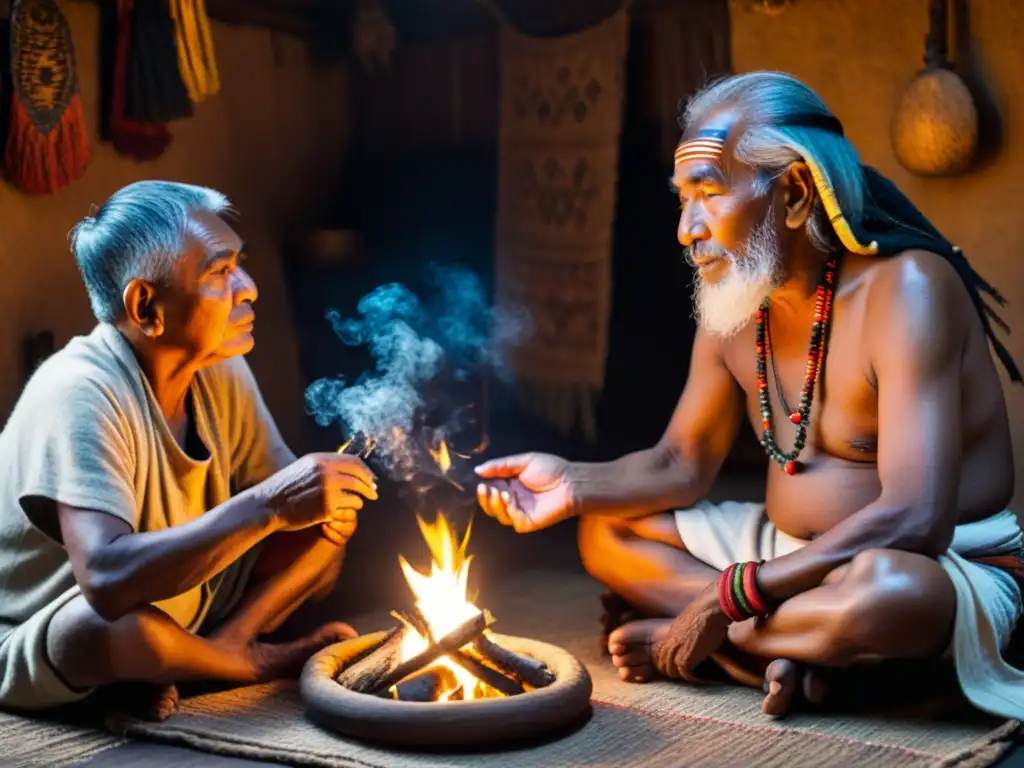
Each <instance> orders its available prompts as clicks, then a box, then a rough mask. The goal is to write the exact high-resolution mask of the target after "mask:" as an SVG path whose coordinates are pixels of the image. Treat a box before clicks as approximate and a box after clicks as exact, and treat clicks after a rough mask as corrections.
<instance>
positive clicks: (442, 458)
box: [430, 440, 452, 472]
mask: <svg viewBox="0 0 1024 768" xmlns="http://www.w3.org/2000/svg"><path fill="white" fill-rule="evenodd" d="M430 455H431V456H432V457H433V459H434V461H436V462H437V466H438V468H439V469H440V470H441V472H447V471H448V470H449V469H451V466H452V457H451V456H450V455H449V453H448V444H447V443H445V441H444V440H442V441H441V444H440V445H438V447H437V448H431V449H430Z"/></svg>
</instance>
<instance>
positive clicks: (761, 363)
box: [756, 259, 838, 475]
mask: <svg viewBox="0 0 1024 768" xmlns="http://www.w3.org/2000/svg"><path fill="white" fill-rule="evenodd" d="M837 266H838V262H837V260H836V259H829V261H828V262H827V263H826V264H825V272H824V274H823V275H822V279H821V282H819V283H818V291H817V295H816V296H815V300H814V324H813V325H812V326H811V344H810V349H809V350H808V352H807V368H806V369H805V371H804V386H803V389H802V390H801V392H800V405H799V407H798V408H797V409H796V410H790V409H789V406H788V405H787V404H786V399H785V397H783V396H782V385H781V383H780V382H779V374H778V371H777V370H775V371H774V373H775V384H776V387H777V388H778V390H779V400H780V402H781V403H782V407H783V408H785V409H786V410H787V411H789V420H790V421H791V422H793V423H794V424H796V439H795V440H794V442H793V450H791V451H783V450H781V449H780V448H779V446H778V444H777V443H776V442H775V430H774V427H773V426H772V423H773V422H772V404H771V396H770V395H769V393H768V364H767V357H768V356H769V355H772V368H773V369H774V367H775V356H774V355H773V354H772V349H771V333H770V331H769V329H768V309H769V306H770V304H771V301H770V300H769V299H765V300H764V302H763V303H762V304H761V308H760V309H758V310H757V333H756V338H757V395H758V399H759V401H760V404H761V427H762V431H761V445H763V446H764V450H765V452H766V453H767V454H768V458H770V459H772V460H773V461H776V462H778V463H779V465H780V466H781V467H782V468H783V470H785V472H786V474H789V475H795V474H796V473H797V472H798V471H799V470H800V467H801V464H800V462H799V461H797V459H798V458H799V457H800V452H801V451H803V449H804V446H805V445H806V444H807V427H808V426H809V425H810V421H811V403H812V402H813V400H814V387H815V384H816V382H817V380H818V372H819V371H820V370H821V364H822V363H823V362H824V361H825V350H826V347H827V345H828V330H829V326H830V323H831V320H832V293H833V291H834V289H835V278H836V269H837Z"/></svg>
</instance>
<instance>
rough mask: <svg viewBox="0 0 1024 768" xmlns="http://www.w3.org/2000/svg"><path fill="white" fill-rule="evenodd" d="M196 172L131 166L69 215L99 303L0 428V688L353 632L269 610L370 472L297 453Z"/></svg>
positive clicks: (190, 669) (13, 693) (270, 655)
mask: <svg viewBox="0 0 1024 768" xmlns="http://www.w3.org/2000/svg"><path fill="white" fill-rule="evenodd" d="M228 207H229V204H228V201H227V199H226V198H225V197H224V195H222V194H220V193H219V192H216V191H214V190H210V189H204V188H202V187H197V186H190V185H186V184H176V183H171V182H159V181H142V182H138V183H135V184H131V185H129V186H127V187H125V188H123V189H121V190H119V191H118V192H116V193H115V194H114V195H113V196H112V197H111V198H110V199H109V200H108V201H107V202H106V203H105V204H104V205H103V206H102V207H101V208H99V209H98V210H97V211H95V215H93V216H89V217H87V218H85V219H84V220H83V221H82V222H80V223H79V224H78V225H77V226H76V227H75V228H74V230H73V232H72V234H71V250H72V252H73V253H74V256H75V259H76V261H77V263H78V266H79V269H80V270H81V273H82V277H83V279H84V282H85V286H86V289H87V290H88V294H89V299H90V302H91V305H92V309H93V312H94V314H95V315H96V318H97V320H98V321H99V324H98V325H97V326H96V328H95V330H93V331H92V333H90V334H89V335H88V336H83V337H78V338H74V339H72V340H71V341H70V342H69V343H68V344H67V346H66V347H64V348H63V349H62V350H60V351H59V352H57V353H56V354H54V355H53V356H52V357H51V358H49V359H48V360H47V361H45V362H44V363H43V364H42V365H41V366H40V367H39V368H38V369H37V371H36V372H35V373H34V375H33V376H32V378H31V379H30V381H29V382H28V384H27V386H26V387H25V390H24V391H23V393H22V394H21V397H20V398H19V400H18V403H17V404H16V406H15V408H14V412H13V413H12V415H11V417H10V420H9V421H8V422H7V425H6V426H5V427H4V429H3V432H2V433H0V706H2V707H8V708H13V709H24V710H36V709H45V708H49V707H54V706H58V705H63V704H69V703H72V702H77V701H81V700H82V699H85V698H86V697H88V696H90V694H92V693H93V692H94V691H96V690H98V689H102V688H104V687H106V686H111V685H114V684H139V683H141V684H144V685H128V686H122V687H130V688H132V689H135V690H137V691H145V692H148V693H151V694H154V695H153V696H152V698H151V699H150V700H149V701H147V702H146V704H147V705H148V706H146V710H147V711H148V712H149V713H150V714H152V715H153V716H156V717H164V716H166V715H168V714H169V713H170V712H171V711H173V709H174V707H175V705H176V701H177V693H176V690H175V688H174V684H175V683H177V682H181V681H188V680H203V679H213V680H221V681H233V682H238V683H254V682H259V681H265V680H270V679H275V678H280V677H286V676H292V675H295V674H296V673H297V672H298V670H299V669H301V666H302V664H303V663H304V662H305V661H306V660H307V659H308V658H309V656H310V655H312V654H313V653H314V652H316V651H317V650H319V649H320V648H321V647H323V646H325V645H327V644H329V643H331V642H334V641H336V640H338V639H341V638H344V637H348V636H351V635H352V634H354V631H353V630H352V629H351V627H349V626H347V625H345V624H329V625H327V626H324V627H322V628H321V629H320V630H318V631H317V632H314V633H313V634H312V635H310V636H308V637H305V638H303V639H301V640H297V641H294V642H291V643H281V644H270V643H266V642H261V641H260V636H261V635H263V634H265V633H268V632H271V631H273V630H274V629H276V628H277V627H279V626H280V625H281V623H282V622H283V621H284V620H285V619H286V618H287V617H288V616H289V615H290V614H291V613H292V612H293V611H294V610H295V609H296V608H297V607H298V606H299V605H301V604H302V603H303V602H305V601H306V600H308V599H310V598H315V597H318V596H321V595H323V594H324V593H325V592H326V591H329V590H330V589H331V587H333V585H334V581H335V579H336V578H337V575H338V572H339V569H340V566H341V562H342V558H343V555H344V552H345V546H346V542H347V541H348V539H349V538H350V537H351V535H352V534H353V532H354V530H355V527H356V514H357V510H359V509H360V508H361V507H362V506H363V500H364V499H371V500H372V499H376V498H377V491H376V485H375V482H374V478H373V475H372V473H371V472H370V471H369V470H368V469H367V467H366V466H365V465H364V464H363V463H362V462H361V461H360V460H359V459H357V458H355V457H351V456H344V455H338V454H334V453H328V454H312V455H308V456H305V457H303V458H301V459H296V457H295V456H294V455H293V454H292V452H291V451H290V450H289V449H288V447H287V446H286V445H285V443H284V441H283V440H282V438H281V435H280V433H279V432H278V429H277V426H276V425H275V423H274V420H273V418H272V417H271V415H270V413H269V411H268V410H267V408H266V406H265V404H264V402H263V398H262V396H261V394H260V391H259V388H258V386H257V385H256V381H255V379H254V378H253V375H252V372H251V371H250V369H249V367H248V365H247V364H246V362H245V360H244V358H243V355H245V354H246V353H247V352H249V351H250V350H251V349H252V347H253V320H254V314H253V308H252V304H253V302H254V301H255V300H256V296H257V292H256V285H255V283H254V282H253V280H252V278H251V277H250V276H249V274H248V273H247V272H246V271H245V269H244V268H243V266H242V260H243V257H244V244H243V243H242V241H241V239H240V238H239V236H238V234H237V233H236V232H235V231H234V230H233V229H232V228H231V226H229V224H228V223H227V222H226V221H225V219H224V218H223V215H224V213H225V212H226V211H227V210H228Z"/></svg>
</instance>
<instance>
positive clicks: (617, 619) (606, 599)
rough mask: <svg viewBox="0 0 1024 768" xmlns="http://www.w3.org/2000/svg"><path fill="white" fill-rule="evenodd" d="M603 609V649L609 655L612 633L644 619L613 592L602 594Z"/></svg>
mask: <svg viewBox="0 0 1024 768" xmlns="http://www.w3.org/2000/svg"><path fill="white" fill-rule="evenodd" d="M601 607H602V608H604V613H603V614H601V649H602V650H603V651H604V652H605V653H608V652H609V651H608V638H609V636H610V635H611V633H612V632H614V631H615V630H616V629H618V628H619V627H621V626H622V625H623V624H628V623H630V622H632V621H636V620H638V619H640V618H643V617H642V615H641V614H640V612H639V611H637V610H636V609H635V608H634V607H633V606H631V605H630V604H629V603H627V602H626V600H625V598H623V597H622V596H620V595H619V594H617V593H615V592H611V591H608V592H603V593H602V594H601Z"/></svg>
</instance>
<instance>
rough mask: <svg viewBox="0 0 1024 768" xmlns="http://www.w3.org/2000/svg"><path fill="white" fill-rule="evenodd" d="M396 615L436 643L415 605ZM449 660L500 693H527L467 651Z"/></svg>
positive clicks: (497, 670) (509, 694) (510, 694)
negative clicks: (406, 611)
mask: <svg viewBox="0 0 1024 768" xmlns="http://www.w3.org/2000/svg"><path fill="white" fill-rule="evenodd" d="M396 615H398V616H399V617H400V618H403V619H404V620H405V621H407V622H409V624H410V626H412V628H413V629H415V630H416V631H417V632H419V633H420V634H421V635H422V636H423V637H424V638H426V639H427V641H428V642H431V643H432V642H434V637H433V634H432V633H431V631H430V625H429V624H428V623H427V620H426V619H425V618H424V616H423V614H422V612H420V609H419V607H418V606H416V605H415V604H413V606H412V608H411V609H410V610H409V612H408V613H402V614H396ZM481 637H482V635H481ZM448 658H450V659H451V660H452V661H454V662H455V663H456V664H458V665H459V666H460V667H462V668H463V669H465V670H466V671H467V672H469V673H470V674H471V675H474V676H475V677H476V678H477V679H478V680H480V681H481V682H482V683H484V684H485V685H489V686H491V688H493V689H494V690H496V691H498V692H499V693H503V694H505V695H506V696H518V695H519V694H520V693H525V690H524V689H523V686H522V685H520V684H519V681H518V680H516V679H515V678H512V677H509V676H508V675H506V674H505V673H504V672H502V671H501V670H500V669H497V668H495V667H489V666H487V665H486V664H484V663H483V661H481V660H480V659H478V658H476V657H474V656H472V655H471V654H469V653H467V652H466V651H463V650H461V649H459V650H457V651H452V652H451V653H449V654H448Z"/></svg>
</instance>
